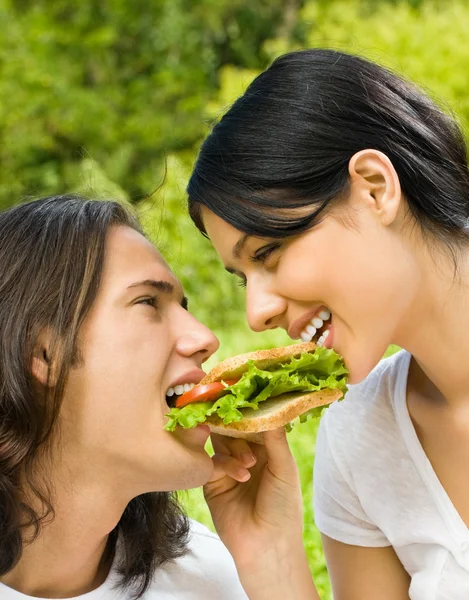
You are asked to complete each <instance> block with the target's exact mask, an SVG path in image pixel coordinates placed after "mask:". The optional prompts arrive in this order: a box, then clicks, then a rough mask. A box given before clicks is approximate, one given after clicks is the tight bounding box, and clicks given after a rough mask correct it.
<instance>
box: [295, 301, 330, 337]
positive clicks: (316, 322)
mask: <svg viewBox="0 0 469 600" xmlns="http://www.w3.org/2000/svg"><path fill="white" fill-rule="evenodd" d="M330 318H331V313H330V311H328V310H326V309H324V310H321V312H320V313H319V316H316V317H313V318H312V319H311V321H310V322H309V323H308V325H307V326H306V327H305V329H304V330H303V331H302V332H301V334H300V337H301V341H303V342H310V341H311V340H312V339H313V337H314V336H315V335H316V333H317V330H318V329H320V328H321V327H322V326H323V325H324V321H327V320H328V319H330ZM324 339H325V338H324ZM319 340H321V341H322V342H324V340H323V339H322V336H321V337H320V338H319ZM319 340H318V342H319Z"/></svg>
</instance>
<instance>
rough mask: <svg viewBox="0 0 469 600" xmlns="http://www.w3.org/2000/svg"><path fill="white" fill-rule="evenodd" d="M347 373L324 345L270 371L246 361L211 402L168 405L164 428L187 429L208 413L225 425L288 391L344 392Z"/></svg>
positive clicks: (341, 363)
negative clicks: (231, 382)
mask: <svg viewBox="0 0 469 600" xmlns="http://www.w3.org/2000/svg"><path fill="white" fill-rule="evenodd" d="M347 375H348V371H347V369H346V368H345V366H344V363H343V360H342V358H341V357H340V356H339V355H338V354H337V353H336V352H335V351H334V350H330V349H327V348H316V350H315V351H314V353H313V354H310V353H304V354H302V355H301V356H299V357H298V358H292V359H291V360H290V361H288V362H285V363H281V364H277V365H275V367H274V368H272V370H263V369H259V368H257V367H256V365H255V364H254V362H253V361H250V362H249V363H248V368H247V371H246V372H245V373H244V374H243V375H242V377H241V379H240V380H239V381H238V382H236V383H235V384H234V385H231V386H228V387H227V388H226V392H227V393H226V394H225V395H224V396H222V397H221V398H219V399H218V400H216V401H215V402H194V403H192V404H188V405H187V406H184V407H183V408H172V409H171V410H170V411H169V413H168V414H167V415H166V416H167V417H168V422H167V423H166V425H165V429H166V430H167V431H174V429H175V428H176V427H177V426H178V425H179V426H181V427H184V428H185V429H190V428H191V427H196V425H198V424H199V423H204V422H205V421H206V420H207V419H208V418H209V417H210V416H212V415H217V416H218V417H219V418H220V419H222V420H223V423H225V425H229V424H230V423H233V422H235V421H240V420H241V419H242V418H243V414H242V412H241V410H242V409H243V408H253V409H254V410H256V409H257V408H259V403H260V402H263V401H264V400H267V399H268V398H272V397H275V396H279V395H280V394H285V393H288V392H296V391H298V392H301V391H303V392H314V391H318V390H321V389H325V388H329V389H340V390H342V391H343V392H344V393H345V391H346V389H347ZM320 408H321V411H318V409H313V410H312V411H309V413H313V412H315V414H317V415H319V414H320V412H322V409H323V407H320ZM310 416H312V414H311V415H310ZM306 418H307V417H305V419H306Z"/></svg>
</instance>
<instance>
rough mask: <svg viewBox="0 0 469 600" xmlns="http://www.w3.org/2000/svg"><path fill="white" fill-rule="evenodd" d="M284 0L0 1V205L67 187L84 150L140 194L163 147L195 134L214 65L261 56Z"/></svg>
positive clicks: (77, 175) (256, 60) (281, 18)
mask: <svg viewBox="0 0 469 600" xmlns="http://www.w3.org/2000/svg"><path fill="white" fill-rule="evenodd" d="M284 4H285V3H284V2H281V1H280V0H255V1H253V2H249V3H247V2H244V0H197V1H195V2H194V1H192V0H132V1H129V0H83V1H81V2H71V1H70V0H0V136H1V139H2V145H1V148H0V206H1V205H4V206H5V205H7V204H11V203H12V202H13V201H14V200H15V199H17V198H19V197H20V196H22V195H24V194H44V193H54V192H57V191H62V190H68V189H69V188H70V187H73V186H74V185H75V183H76V181H77V180H80V179H81V177H82V173H81V169H80V163H81V160H82V158H87V157H91V158H92V159H93V160H95V161H97V163H98V164H99V165H100V166H101V168H102V169H103V170H104V172H105V173H106V175H107V177H108V178H109V179H110V180H111V181H113V182H115V183H117V184H119V185H120V186H121V187H123V188H124V189H125V190H126V192H127V193H128V195H129V197H131V198H132V199H138V198H141V197H142V196H144V195H146V194H147V193H148V191H150V190H151V189H152V188H153V187H154V184H155V181H157V180H158V176H159V174H160V173H161V165H162V157H163V154H164V153H170V152H174V151H179V150H181V149H185V148H188V147H192V146H193V145H194V144H195V143H198V142H199V141H200V139H201V137H202V135H203V133H204V130H205V124H204V118H205V106H206V104H207V103H208V102H209V100H210V98H211V96H212V95H213V92H214V90H215V89H216V88H217V86H218V70H219V69H220V67H221V66H223V65H225V64H229V65H238V66H242V67H246V68H257V69H258V68H260V67H262V66H263V64H265V61H266V58H267V57H266V55H265V53H264V50H263V42H264V41H265V40H266V39H269V38H271V37H275V36H276V34H277V33H281V32H283V31H284V30H285V28H286V26H287V22H286V14H285V8H284ZM287 4H289V3H287ZM290 4H291V3H290ZM293 4H294V5H296V3H293ZM287 29H288V36H290V37H291V38H292V39H294V38H295V36H296V33H295V28H294V23H293V26H289V27H287ZM298 39H299V38H298Z"/></svg>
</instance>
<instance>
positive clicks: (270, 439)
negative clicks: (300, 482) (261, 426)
mask: <svg viewBox="0 0 469 600" xmlns="http://www.w3.org/2000/svg"><path fill="white" fill-rule="evenodd" d="M264 446H265V451H266V454H267V461H268V464H269V470H270V471H271V472H272V474H273V475H275V476H276V477H278V478H279V479H282V480H284V481H288V482H293V481H296V477H297V466H296V462H295V459H294V458H293V455H292V453H291V450H290V447H289V445H288V441H287V433H286V431H285V427H279V428H278V429H273V430H272V431H264Z"/></svg>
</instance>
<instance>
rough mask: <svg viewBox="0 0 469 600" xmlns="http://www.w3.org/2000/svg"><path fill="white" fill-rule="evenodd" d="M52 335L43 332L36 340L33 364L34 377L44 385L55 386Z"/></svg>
mask: <svg viewBox="0 0 469 600" xmlns="http://www.w3.org/2000/svg"><path fill="white" fill-rule="evenodd" d="M50 347H51V335H50V333H49V332H42V333H41V334H40V335H39V337H38V339H37V340H36V345H35V347H34V352H33V360H32V364H31V373H32V375H33V377H34V378H35V379H36V380H37V381H38V383H40V384H41V385H43V386H44V387H46V386H47V387H54V385H55V382H54V381H53V370H52V362H51V353H50Z"/></svg>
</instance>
